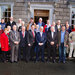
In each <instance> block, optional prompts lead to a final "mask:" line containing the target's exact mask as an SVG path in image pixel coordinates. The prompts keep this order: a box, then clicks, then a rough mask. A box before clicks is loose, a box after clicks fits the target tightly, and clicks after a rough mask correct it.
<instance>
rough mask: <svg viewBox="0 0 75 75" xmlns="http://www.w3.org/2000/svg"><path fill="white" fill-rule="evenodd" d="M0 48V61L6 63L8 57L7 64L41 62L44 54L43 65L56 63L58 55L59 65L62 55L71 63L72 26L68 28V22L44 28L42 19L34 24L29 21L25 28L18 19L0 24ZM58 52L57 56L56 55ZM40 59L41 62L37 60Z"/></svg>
mask: <svg viewBox="0 0 75 75" xmlns="http://www.w3.org/2000/svg"><path fill="white" fill-rule="evenodd" d="M0 47H1V51H0V52H1V58H2V61H3V62H7V61H8V60H7V59H8V57H9V60H10V62H11V63H14V62H15V63H17V62H18V61H20V60H22V59H23V60H24V61H26V62H29V61H35V62H38V61H40V60H41V61H42V62H45V61H46V59H45V50H46V56H47V62H53V63H55V62H56V57H57V54H59V63H61V62H63V63H65V61H66V54H68V58H69V59H71V58H72V57H75V25H72V26H70V25H69V23H68V21H66V23H65V25H62V24H61V21H60V20H58V21H57V23H55V22H54V21H53V22H52V24H50V21H49V20H47V24H45V23H44V22H43V20H42V18H39V21H38V23H35V22H34V19H33V18H30V22H29V23H28V25H25V22H24V21H22V19H19V20H18V23H16V22H15V21H14V19H13V17H10V20H9V21H8V22H7V23H5V21H4V19H3V18H2V19H1V23H0ZM57 52H58V53H57ZM40 56H41V58H40Z"/></svg>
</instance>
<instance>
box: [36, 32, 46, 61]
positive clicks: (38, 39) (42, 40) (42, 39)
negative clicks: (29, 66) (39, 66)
mask: <svg viewBox="0 0 75 75" xmlns="http://www.w3.org/2000/svg"><path fill="white" fill-rule="evenodd" d="M36 42H37V45H38V49H37V51H36V61H38V60H39V52H40V50H41V56H42V61H44V45H45V42H46V34H45V33H42V36H41V35H40V32H38V33H37V34H36ZM39 43H43V45H42V46H40V45H39Z"/></svg>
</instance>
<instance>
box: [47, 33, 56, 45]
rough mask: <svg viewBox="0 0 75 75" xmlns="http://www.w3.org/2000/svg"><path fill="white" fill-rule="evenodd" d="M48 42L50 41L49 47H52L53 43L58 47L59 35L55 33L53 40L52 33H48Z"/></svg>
mask: <svg viewBox="0 0 75 75" xmlns="http://www.w3.org/2000/svg"><path fill="white" fill-rule="evenodd" d="M47 41H48V43H49V45H50V42H51V41H53V42H54V45H56V44H57V33H56V32H54V35H53V38H52V34H51V32H48V34H47Z"/></svg>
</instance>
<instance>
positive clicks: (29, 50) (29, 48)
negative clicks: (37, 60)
mask: <svg viewBox="0 0 75 75" xmlns="http://www.w3.org/2000/svg"><path fill="white" fill-rule="evenodd" d="M34 48H35V44H33V45H32V46H27V49H26V60H27V61H29V60H30V59H31V60H34Z"/></svg>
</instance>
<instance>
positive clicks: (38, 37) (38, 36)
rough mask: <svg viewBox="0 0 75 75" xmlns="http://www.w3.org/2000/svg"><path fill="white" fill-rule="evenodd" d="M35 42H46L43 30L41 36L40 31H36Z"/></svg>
mask: <svg viewBox="0 0 75 75" xmlns="http://www.w3.org/2000/svg"><path fill="white" fill-rule="evenodd" d="M36 42H37V44H38V43H43V44H45V42H46V34H45V33H44V32H43V33H42V37H41V35H40V32H38V33H37V34H36Z"/></svg>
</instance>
